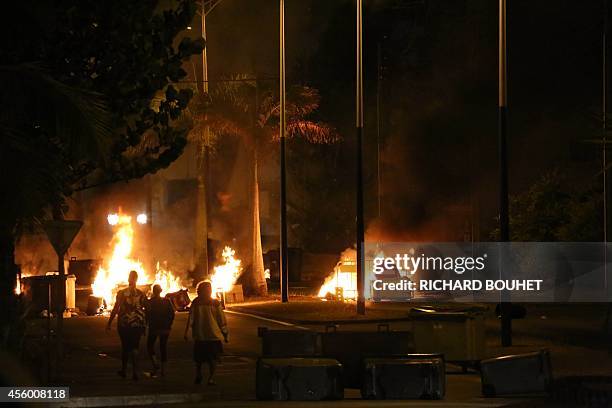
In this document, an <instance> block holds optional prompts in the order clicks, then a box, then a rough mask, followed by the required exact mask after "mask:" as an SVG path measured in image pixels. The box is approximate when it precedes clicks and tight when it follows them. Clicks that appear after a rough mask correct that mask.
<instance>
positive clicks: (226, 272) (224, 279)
mask: <svg viewBox="0 0 612 408" xmlns="http://www.w3.org/2000/svg"><path fill="white" fill-rule="evenodd" d="M235 254H236V251H234V250H233V249H232V248H230V247H228V246H226V247H225V248H224V249H223V253H222V254H221V256H222V257H223V259H224V260H225V263H224V264H223V265H219V266H215V273H213V274H212V276H211V277H210V285H211V286H212V289H213V293H215V294H216V293H225V292H229V291H230V290H231V289H232V286H234V284H235V283H236V280H237V279H238V277H239V276H240V272H242V266H241V263H242V262H241V261H240V259H236V258H235V257H234V255H235Z"/></svg>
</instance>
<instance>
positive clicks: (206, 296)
mask: <svg viewBox="0 0 612 408" xmlns="http://www.w3.org/2000/svg"><path fill="white" fill-rule="evenodd" d="M196 290H197V293H198V297H197V298H195V299H194V300H193V302H192V303H191V308H190V309H189V317H188V318H187V326H186V327H185V340H187V333H188V332H189V327H191V334H192V336H193V340H194V344H193V360H194V361H195V364H196V370H195V375H196V377H195V383H196V384H200V383H202V363H207V364H208V366H209V369H210V370H209V376H208V385H214V384H215V382H214V380H213V376H214V374H215V368H216V361H217V359H218V358H219V355H220V354H221V353H222V352H223V345H222V344H221V340H222V339H223V340H225V342H226V343H227V335H228V332H227V323H226V321H225V315H224V314H223V309H222V307H221V303H220V302H219V301H218V300H217V299H212V298H211V297H212V287H211V286H210V282H206V281H204V282H200V283H198V286H197V289H196Z"/></svg>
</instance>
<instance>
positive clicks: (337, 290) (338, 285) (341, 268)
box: [319, 248, 357, 300]
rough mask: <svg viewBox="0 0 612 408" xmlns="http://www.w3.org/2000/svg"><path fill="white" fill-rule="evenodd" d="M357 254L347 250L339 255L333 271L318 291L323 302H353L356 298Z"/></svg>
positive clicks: (352, 250)
mask: <svg viewBox="0 0 612 408" xmlns="http://www.w3.org/2000/svg"><path fill="white" fill-rule="evenodd" d="M356 254H357V252H356V251H355V250H354V249H352V248H347V249H346V250H344V251H343V252H342V253H341V254H340V259H339V260H338V263H337V264H336V266H335V267H334V270H333V272H332V273H331V274H329V276H328V277H327V278H325V281H324V282H323V285H322V286H321V289H319V297H320V298H322V299H324V300H330V299H331V300H355V299H356V298H357V261H356Z"/></svg>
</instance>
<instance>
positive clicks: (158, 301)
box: [147, 285, 174, 377]
mask: <svg viewBox="0 0 612 408" xmlns="http://www.w3.org/2000/svg"><path fill="white" fill-rule="evenodd" d="M161 291H162V288H161V286H159V285H154V286H153V293H152V295H151V299H149V302H148V303H147V323H148V326H149V332H148V334H147V351H148V352H149V357H150V358H151V363H152V365H153V371H152V372H151V377H155V376H157V371H158V370H159V369H160V364H159V362H158V360H157V358H156V356H155V342H156V341H157V339H158V338H159V356H160V362H161V375H162V377H163V376H164V375H165V374H166V361H168V351H167V350H168V336H169V335H170V329H171V328H172V322H173V321H174V307H173V306H172V302H170V300H169V299H166V298H162V297H161Z"/></svg>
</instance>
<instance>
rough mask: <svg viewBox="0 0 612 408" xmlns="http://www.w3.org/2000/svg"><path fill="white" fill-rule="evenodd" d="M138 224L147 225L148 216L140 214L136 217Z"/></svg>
mask: <svg viewBox="0 0 612 408" xmlns="http://www.w3.org/2000/svg"><path fill="white" fill-rule="evenodd" d="M136 222H137V223H139V224H146V223H147V214H144V213H142V214H138V215H137V216H136Z"/></svg>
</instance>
